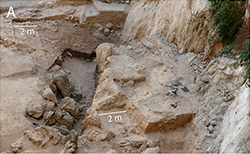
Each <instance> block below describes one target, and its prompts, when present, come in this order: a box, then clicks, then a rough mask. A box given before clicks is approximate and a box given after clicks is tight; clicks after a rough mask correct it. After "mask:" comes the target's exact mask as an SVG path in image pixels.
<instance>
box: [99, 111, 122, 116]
mask: <svg viewBox="0 0 250 154" xmlns="http://www.w3.org/2000/svg"><path fill="white" fill-rule="evenodd" d="M125 112H127V111H118V112H109V113H102V114H98V115H99V116H103V115H110V114H117V113H125Z"/></svg>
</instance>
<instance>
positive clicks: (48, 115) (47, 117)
mask: <svg viewBox="0 0 250 154" xmlns="http://www.w3.org/2000/svg"><path fill="white" fill-rule="evenodd" d="M43 120H44V122H45V124H46V125H53V124H55V123H56V114H55V112H54V111H46V112H45V113H44V115H43Z"/></svg>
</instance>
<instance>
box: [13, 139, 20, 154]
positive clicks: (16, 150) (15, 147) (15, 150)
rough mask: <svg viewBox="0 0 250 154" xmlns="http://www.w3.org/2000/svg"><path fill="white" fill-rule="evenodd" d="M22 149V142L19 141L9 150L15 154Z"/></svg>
mask: <svg viewBox="0 0 250 154" xmlns="http://www.w3.org/2000/svg"><path fill="white" fill-rule="evenodd" d="M22 147H23V142H21V141H17V142H15V143H12V144H11V148H12V151H13V152H14V153H17V152H18V151H19V150H21V149H22Z"/></svg>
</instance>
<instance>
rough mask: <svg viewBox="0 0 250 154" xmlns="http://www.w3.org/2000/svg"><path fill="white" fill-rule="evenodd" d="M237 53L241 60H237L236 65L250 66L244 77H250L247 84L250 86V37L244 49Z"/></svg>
mask: <svg viewBox="0 0 250 154" xmlns="http://www.w3.org/2000/svg"><path fill="white" fill-rule="evenodd" d="M237 54H238V55H239V56H240V62H237V63H236V65H239V66H246V67H247V68H248V71H247V73H246V75H245V76H244V78H246V79H248V82H247V83H246V85H247V86H248V87H250V39H248V40H246V42H245V45H244V48H243V50H239V51H238V53H237Z"/></svg>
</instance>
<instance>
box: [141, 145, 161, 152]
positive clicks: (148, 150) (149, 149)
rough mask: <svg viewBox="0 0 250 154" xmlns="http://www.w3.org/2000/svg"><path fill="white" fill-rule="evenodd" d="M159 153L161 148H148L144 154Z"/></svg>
mask: <svg viewBox="0 0 250 154" xmlns="http://www.w3.org/2000/svg"><path fill="white" fill-rule="evenodd" d="M159 152H160V148H159V147H158V146H157V147H155V148H147V149H146V150H144V151H143V152H142V153H159Z"/></svg>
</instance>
